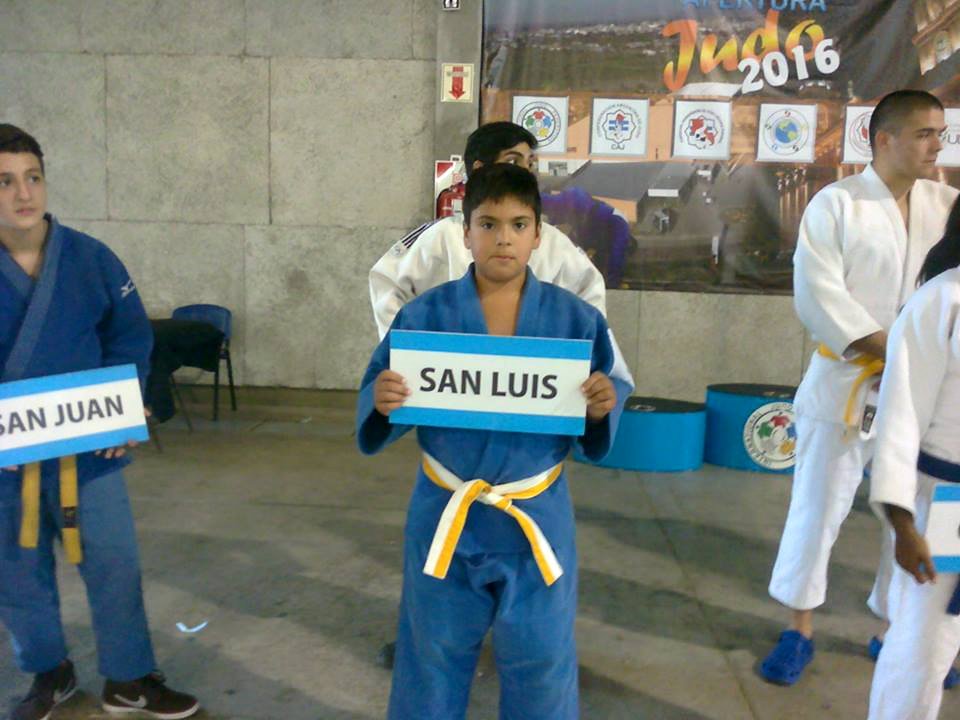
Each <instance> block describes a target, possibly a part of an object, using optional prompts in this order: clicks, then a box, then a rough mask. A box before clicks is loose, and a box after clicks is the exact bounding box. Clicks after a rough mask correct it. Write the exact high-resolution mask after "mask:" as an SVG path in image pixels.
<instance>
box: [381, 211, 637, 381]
mask: <svg viewBox="0 0 960 720" xmlns="http://www.w3.org/2000/svg"><path fill="white" fill-rule="evenodd" d="M472 262H473V256H472V255H471V254H470V251H469V250H468V249H467V248H466V246H465V245H464V244H463V221H462V219H460V218H456V217H447V218H443V219H441V220H438V221H437V222H435V223H432V224H431V223H427V224H425V225H421V226H420V227H419V228H417V229H416V230H414V231H413V232H412V233H410V234H409V235H407V236H406V237H405V238H403V239H402V240H400V241H399V242H398V243H397V244H395V245H394V246H393V247H392V248H390V250H389V251H387V253H386V254H384V256H383V257H381V258H380V259H379V260H378V261H377V262H376V264H375V265H374V266H373V267H372V268H371V269H370V278H369V279H370V304H371V305H372V306H373V317H374V319H375V320H376V322H377V331H378V332H379V333H380V339H381V340H382V339H383V337H384V335H386V334H387V330H389V329H390V325H391V324H392V323H393V318H394V317H395V316H396V314H397V312H398V311H399V310H400V308H402V307H403V306H404V305H405V304H406V303H408V302H409V301H410V300H412V299H413V298H414V297H416V296H417V295H421V294H423V293H424V292H426V291H427V290H429V289H430V288H433V287H436V286H437V285H440V284H442V283H445V282H448V281H450V280H459V279H460V278H462V277H463V276H464V274H465V273H466V272H467V268H469V267H470V263H472ZM529 267H530V270H531V271H533V274H534V275H536V276H537V278H538V279H539V280H541V281H543V282H549V283H553V284H554V285H559V286H560V287H562V288H563V289H565V290H569V291H570V292H572V293H573V294H574V295H577V296H578V297H579V298H580V299H581V300H584V301H586V302H588V303H590V304H591V305H593V306H594V307H595V308H597V310H599V311H600V312H601V313H602V314H603V316H604V317H606V315H607V304H606V292H607V290H606V285H605V284H604V282H603V275H601V274H600V271H599V270H597V268H596V267H595V266H594V264H593V263H592V262H590V258H588V257H587V255H586V253H584V252H583V250H581V249H580V248H578V247H577V246H576V245H574V244H573V241H571V240H570V238H568V237H567V236H566V235H564V234H563V233H562V232H560V231H559V230H558V229H557V228H555V227H554V226H553V225H550V224H549V223H542V224H541V228H540V247H539V248H537V249H536V250H534V251H533V254H532V255H531V256H530V262H529ZM610 341H611V342H612V343H613V350H614V354H615V357H616V359H615V362H614V366H613V370H612V371H611V375H612V376H614V377H617V378H619V379H621V380H623V381H624V382H626V383H627V384H629V385H630V391H631V392H632V391H633V388H634V382H633V377H632V376H631V374H630V370H629V369H628V368H627V364H626V362H625V361H624V359H623V355H622V354H621V353H620V347H619V346H618V345H617V342H616V340H615V339H614V337H613V333H612V332H611V333H610Z"/></svg>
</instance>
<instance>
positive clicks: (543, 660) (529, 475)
mask: <svg viewBox="0 0 960 720" xmlns="http://www.w3.org/2000/svg"><path fill="white" fill-rule="evenodd" d="M463 207H464V231H465V239H464V242H465V243H466V245H467V247H469V248H470V250H471V252H472V254H473V258H474V263H473V265H471V266H470V269H469V271H468V272H467V274H466V275H464V276H463V278H462V279H460V280H455V281H452V282H448V283H445V284H443V285H440V286H438V287H436V288H434V289H433V290H430V291H428V292H426V293H424V294H423V295H421V296H419V297H417V298H416V299H414V300H413V301H411V302H410V303H408V304H407V305H406V306H404V307H403V308H402V309H401V310H400V312H399V313H398V314H397V317H396V319H395V320H394V323H393V325H392V328H391V330H394V329H398V330H423V331H441V332H457V333H474V334H490V335H518V336H528V337H547V338H570V339H585V340H590V341H591V342H592V343H593V353H592V360H591V375H590V377H589V378H588V380H587V381H586V382H585V383H584V385H583V392H584V394H585V396H586V398H587V429H586V432H585V434H584V435H583V436H582V437H580V438H571V437H568V436H560V435H539V434H534V433H514V432H493V431H485V430H468V429H451V428H435V427H418V428H417V437H418V440H419V442H420V446H421V448H422V449H423V451H424V460H423V463H422V465H421V467H420V470H419V472H418V476H417V483H416V486H415V488H414V490H413V497H412V498H411V501H410V508H409V512H408V515H407V524H406V529H405V543H404V572H403V577H404V580H403V597H402V599H401V609H400V621H399V631H398V638H397V650H396V659H395V665H394V675H393V686H392V689H391V693H390V708H389V712H388V717H389V718H390V719H391V720H456V719H457V718H463V717H464V716H465V714H466V708H467V701H468V696H469V691H470V682H471V678H472V676H473V672H474V669H475V667H476V663H477V657H478V654H479V652H480V646H481V643H482V641H483V638H484V636H485V635H486V633H487V630H488V629H490V628H492V630H493V644H494V654H495V658H496V664H497V671H498V674H499V677H500V687H501V697H500V717H501V718H502V719H504V720H507V719H510V718H517V719H519V718H525V719H529V720H533V719H539V720H570V719H572V718H576V717H578V691H577V658H576V646H575V643H574V619H575V615H576V596H577V559H576V547H575V541H574V520H573V507H572V504H571V501H570V495H569V491H568V488H567V483H566V478H565V474H564V472H563V469H562V464H561V463H562V461H563V459H564V458H565V457H566V455H567V453H568V452H569V451H570V448H571V446H572V444H573V442H578V443H579V444H580V446H581V448H582V449H583V451H584V453H585V454H586V455H587V456H588V457H590V458H593V459H599V458H602V457H603V456H604V455H606V453H607V452H608V451H609V449H610V445H611V443H612V440H613V437H614V435H615V432H616V426H617V422H618V420H619V416H620V412H621V410H622V408H623V402H624V400H625V399H626V394H627V392H628V388H627V386H626V385H624V384H622V383H620V382H619V381H618V380H613V381H611V379H610V378H609V377H608V376H607V374H606V373H609V371H610V368H611V366H612V365H613V360H614V353H613V349H612V347H611V344H610V340H609V335H608V332H607V324H606V321H605V320H604V319H603V316H602V315H601V314H600V313H599V312H598V311H597V310H596V309H594V308H592V307H591V306H589V305H587V304H586V303H585V302H583V301H582V300H579V299H578V298H577V297H576V296H574V295H573V294H572V293H569V292H567V291H565V290H563V289H561V288H559V287H557V286H555V285H551V284H548V283H541V282H540V281H539V280H537V278H536V277H535V276H534V275H533V274H532V273H531V272H530V271H529V269H528V268H527V260H528V259H529V257H530V253H531V252H532V251H533V249H534V248H536V247H537V245H538V243H539V229H540V196H539V192H538V188H537V181H536V178H535V177H534V176H533V175H532V174H531V173H529V172H528V171H526V170H524V169H521V168H518V167H514V166H512V165H504V164H496V165H490V166H484V167H482V168H479V169H478V170H476V171H475V172H474V173H473V174H471V176H470V180H469V182H468V183H467V188H466V197H465V198H464V205H463ZM389 352H390V333H388V334H387V336H386V337H385V338H384V340H383V342H382V343H381V344H380V346H379V347H378V348H377V349H376V351H375V352H374V354H373V357H372V359H371V361H370V365H369V367H368V368H367V372H366V374H365V375H364V378H363V382H362V387H361V393H360V398H359V406H358V413H357V442H358V444H359V446H360V449H361V451H362V452H364V453H368V454H372V453H375V452H378V451H379V450H381V449H383V448H384V447H385V446H386V445H388V444H389V443H391V442H393V441H394V440H396V439H397V438H399V437H400V436H401V435H403V434H404V433H405V432H406V431H407V430H409V429H410V427H409V426H399V425H391V424H390V423H389V420H388V416H389V414H390V413H391V412H392V411H393V410H395V409H397V408H398V407H400V406H401V405H402V404H403V402H404V400H405V398H406V396H407V394H408V393H409V391H408V389H407V387H406V384H405V381H404V379H403V378H402V377H401V376H400V375H399V374H397V373H396V372H393V371H391V370H389V369H388V368H389ZM475 479H480V480H481V481H482V482H479V483H473V484H471V483H469V482H468V481H470V480H475ZM461 483H466V484H467V485H468V486H469V487H470V488H471V490H470V492H469V494H468V495H469V496H467V495H464V491H465V489H466V488H462V489H461V490H458V491H457V492H456V493H453V494H452V491H453V490H455V489H456V488H457V487H458V486H460V484H461ZM481 495H483V496H484V497H483V498H480V496H481ZM498 498H503V499H500V500H498ZM451 499H452V508H448V505H449V504H451ZM472 499H478V500H479V501H478V502H474V503H472V504H471V500H472ZM488 503H492V504H488ZM457 507H459V508H460V515H461V517H462V515H463V513H466V520H465V523H464V525H463V530H462V533H461V534H460V536H459V539H458V540H457V539H456V536H455V534H454V535H453V538H454V539H453V544H451V543H450V541H449V538H450V536H449V535H447V534H446V528H447V525H448V520H449V518H450V516H451V510H456V508H457ZM445 509H446V510H447V513H446V514H445V513H444V511H445ZM435 535H439V536H440V537H439V540H438V541H437V542H435ZM443 538H447V539H448V542H447V543H446V545H445V544H444V542H443ZM444 549H446V552H443V550H444ZM438 551H439V552H438ZM451 551H452V554H451Z"/></svg>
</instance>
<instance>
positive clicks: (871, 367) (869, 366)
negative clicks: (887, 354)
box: [817, 343, 883, 427]
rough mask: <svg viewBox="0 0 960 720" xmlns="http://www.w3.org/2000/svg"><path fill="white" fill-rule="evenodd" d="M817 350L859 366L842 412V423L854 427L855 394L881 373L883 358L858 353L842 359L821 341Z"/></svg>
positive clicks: (855, 422)
mask: <svg viewBox="0 0 960 720" xmlns="http://www.w3.org/2000/svg"><path fill="white" fill-rule="evenodd" d="M817 352H818V353H819V354H820V355H823V357H825V358H828V359H830V360H838V361H840V362H848V363H851V364H853V365H857V366H858V367H859V368H860V374H859V375H857V378H856V380H854V381H853V387H852V388H850V394H849V395H848V396H847V407H846V409H845V410H844V412H843V424H844V425H846V426H847V427H856V426H857V425H859V421H858V419H857V418H856V417H854V408H855V407H856V405H857V396H858V395H859V393H860V388H862V387H863V384H864V383H865V382H867V381H868V380H870V379H871V378H874V377H876V376H877V375H880V374H881V373H883V360H881V359H880V358H878V357H874V356H872V355H858V356H857V357H855V358H853V359H851V360H844V359H843V358H842V357H840V356H839V355H837V354H835V353H834V352H833V351H832V350H831V349H830V348H828V347H827V346H826V345H824V344H823V343H820V347H818V348H817Z"/></svg>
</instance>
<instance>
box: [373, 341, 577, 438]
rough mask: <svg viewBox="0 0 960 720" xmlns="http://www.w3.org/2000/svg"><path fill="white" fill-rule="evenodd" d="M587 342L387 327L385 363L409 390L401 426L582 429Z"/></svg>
mask: <svg viewBox="0 0 960 720" xmlns="http://www.w3.org/2000/svg"><path fill="white" fill-rule="evenodd" d="M592 348H593V346H592V343H591V342H590V341H589V340H559V339H553V338H528V337H505V336H499V335H470V334H460V333H435V332H414V331H407V330H393V331H391V333H390V369H391V370H393V371H395V372H397V373H399V374H400V375H402V376H403V377H404V379H405V380H406V381H407V386H408V387H409V388H410V392H411V394H410V396H409V397H408V398H407V399H406V401H405V402H404V404H403V407H400V408H398V409H397V410H394V411H393V412H392V413H390V422H393V423H397V424H402V425H433V426H439V427H456V428H471V429H476V430H504V431H510V432H530V433H545V434H552V435H582V434H583V433H584V430H585V417H586V410H587V403H586V398H585V397H584V395H583V392H582V391H581V389H580V387H581V385H583V383H584V382H586V380H587V378H588V377H589V376H590V358H591V352H592Z"/></svg>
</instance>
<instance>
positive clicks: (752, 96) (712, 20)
mask: <svg viewBox="0 0 960 720" xmlns="http://www.w3.org/2000/svg"><path fill="white" fill-rule="evenodd" d="M484 25H485V28H484V63H483V69H482V93H481V113H482V121H483V122H489V121H493V120H506V119H512V120H514V121H515V122H518V123H520V124H521V125H524V126H525V127H527V128H528V129H530V130H531V131H532V132H534V135H535V136H536V137H537V138H538V141H539V142H540V150H539V155H540V162H539V165H540V173H541V180H542V183H543V185H544V187H545V189H547V190H548V192H549V195H547V197H546V200H547V202H546V212H547V215H548V218H549V219H550V221H551V222H552V223H554V224H556V225H559V226H560V227H561V228H563V229H564V230H566V231H567V232H568V234H569V235H570V236H571V238H573V239H574V241H575V242H577V243H578V244H580V245H581V247H583V249H584V250H585V251H586V252H587V253H588V254H589V255H590V256H591V258H592V259H593V260H594V262H595V263H596V264H597V266H598V267H599V268H600V269H601V270H602V271H603V273H604V276H605V278H606V280H607V284H608V287H622V288H646V289H653V288H666V289H684V290H705V291H717V292H727V291H733V292H774V293H788V292H790V291H791V283H792V280H791V273H792V265H791V256H792V254H793V249H794V246H795V243H796V238H797V229H798V224H799V220H800V215H801V213H802V212H803V208H804V207H805V206H806V204H807V201H808V200H809V199H810V198H811V197H812V196H813V195H814V194H815V193H816V192H817V191H818V190H819V189H820V188H822V187H824V186H825V185H827V184H829V183H831V182H834V181H835V180H838V179H840V178H843V177H845V176H847V175H851V174H853V173H856V172H860V171H861V170H862V169H863V167H864V165H865V164H866V163H869V161H870V147H869V142H868V137H867V128H868V126H869V117H870V112H871V110H872V107H873V105H874V104H876V102H877V101H878V100H879V99H880V98H881V97H882V96H883V95H884V94H885V93H887V92H890V91H892V90H895V89H898V88H904V87H911V88H918V89H924V90H928V91H930V92H932V93H934V94H935V95H937V96H938V97H939V98H940V100H941V101H942V102H943V103H944V105H945V106H946V107H947V113H946V114H947V122H948V131H947V133H946V136H945V138H944V146H945V147H944V150H943V152H942V153H941V155H940V160H939V163H938V164H939V166H940V169H939V176H940V179H941V180H943V181H945V182H948V183H950V184H953V185H960V171H958V167H960V87H958V81H957V70H958V68H960V55H957V53H956V50H957V49H958V48H960V2H958V1H957V0H914V1H913V2H907V1H899V2H889V1H880V0H867V1H866V2H853V1H851V0H685V1H683V2H681V1H680V0H653V1H651V2H644V3H628V2H620V3H603V4H598V3H595V2H590V1H589V0H571V1H569V2H563V3H552V2H546V1H545V0H522V1H521V0H489V1H488V2H487V3H485V17H484ZM573 218H576V220H574V219H573ZM626 228H628V231H627V230H626Z"/></svg>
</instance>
